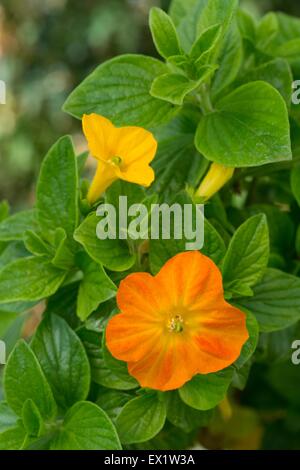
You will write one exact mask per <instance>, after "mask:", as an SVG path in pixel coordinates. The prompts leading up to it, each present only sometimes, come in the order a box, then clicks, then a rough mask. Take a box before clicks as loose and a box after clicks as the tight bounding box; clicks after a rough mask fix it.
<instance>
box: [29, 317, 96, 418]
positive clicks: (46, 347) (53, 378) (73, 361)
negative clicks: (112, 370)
mask: <svg viewBox="0 0 300 470" xmlns="http://www.w3.org/2000/svg"><path fill="white" fill-rule="evenodd" d="M31 346H32V349H33V351H34V353H35V355H36V357H37V358H38V360H39V362H40V364H41V367H42V369H43V372H44V374H45V376H46V378H47V380H48V382H49V384H50V386H51V388H52V391H53V395H54V398H55V400H56V402H57V404H58V405H59V406H60V407H61V408H63V409H68V408H69V407H71V406H72V405H73V404H74V403H76V402H77V401H80V400H84V399H85V398H86V397H87V394H88V392H89V388H90V366H89V361H88V358H87V355H86V352H85V349H84V347H83V345H82V343H81V341H80V339H79V338H78V336H77V335H76V333H75V332H74V331H73V330H72V329H71V328H70V327H69V326H68V324H67V323H66V322H65V321H64V320H63V319H62V318H60V317H58V316H56V315H53V314H52V315H51V314H48V315H47V316H46V317H45V318H44V319H43V321H42V322H41V324H40V325H39V327H38V329H37V331H36V333H35V335H34V338H33V341H32V345H31Z"/></svg>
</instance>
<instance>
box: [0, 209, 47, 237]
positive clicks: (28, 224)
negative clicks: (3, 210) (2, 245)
mask: <svg viewBox="0 0 300 470" xmlns="http://www.w3.org/2000/svg"><path fill="white" fill-rule="evenodd" d="M37 229H38V223H37V219H36V210H35V209H29V210H27V211H22V212H17V213H16V214H14V215H12V216H10V217H7V218H5V219H4V220H3V221H2V222H1V223H0V241H12V240H22V239H23V236H24V232H26V230H37Z"/></svg>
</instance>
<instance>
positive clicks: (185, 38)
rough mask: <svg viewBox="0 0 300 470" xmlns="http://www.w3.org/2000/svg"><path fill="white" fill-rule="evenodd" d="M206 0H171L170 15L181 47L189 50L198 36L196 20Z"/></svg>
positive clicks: (197, 20)
mask: <svg viewBox="0 0 300 470" xmlns="http://www.w3.org/2000/svg"><path fill="white" fill-rule="evenodd" d="M206 4H207V0H173V1H172V3H171V7H170V15H171V18H172V19H173V21H174V24H175V26H176V28H177V32H178V35H179V38H180V42H181V44H182V47H183V48H184V49H185V51H186V52H189V51H190V49H191V47H192V45H193V43H194V42H195V40H196V39H197V37H198V22H199V18H200V16H201V13H202V11H203V9H204V8H205V6H206Z"/></svg>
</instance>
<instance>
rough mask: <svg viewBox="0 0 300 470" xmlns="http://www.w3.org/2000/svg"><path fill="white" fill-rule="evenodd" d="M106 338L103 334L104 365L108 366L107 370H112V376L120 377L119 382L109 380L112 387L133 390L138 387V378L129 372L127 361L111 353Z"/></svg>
mask: <svg viewBox="0 0 300 470" xmlns="http://www.w3.org/2000/svg"><path fill="white" fill-rule="evenodd" d="M104 338H105V336H103V341H102V354H103V361H104V366H105V367H106V369H107V371H110V374H111V377H112V376H116V378H117V379H118V382H117V383H114V384H113V382H112V380H111V381H110V382H109V383H111V384H112V385H111V388H118V389H120V390H132V389H134V388H137V387H138V386H139V384H138V382H137V381H136V379H135V378H134V377H132V376H131V375H130V374H129V372H128V368H127V363H126V362H123V361H119V360H118V359H116V358H115V357H113V356H112V355H111V353H110V352H109V350H108V349H107V347H106V345H105V341H104ZM113 385H114V386H113ZM117 385H119V387H117ZM108 386H109V385H108Z"/></svg>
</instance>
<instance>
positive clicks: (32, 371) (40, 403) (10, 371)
mask: <svg viewBox="0 0 300 470" xmlns="http://www.w3.org/2000/svg"><path fill="white" fill-rule="evenodd" d="M4 389H5V395H6V400H7V403H8V404H9V406H10V407H11V408H12V410H13V411H14V412H15V413H16V414H17V415H19V416H21V415H22V410H23V405H24V403H25V402H26V400H28V399H29V398H30V399H31V400H33V402H34V403H35V405H36V406H37V407H38V409H39V412H40V413H41V415H42V417H43V418H46V419H50V418H53V417H54V416H55V414H56V404H55V401H54V399H53V395H52V392H51V389H50V387H49V384H48V382H47V380H46V378H45V376H44V374H43V372H42V369H41V367H40V365H39V363H38V361H37V358H36V357H35V355H34V353H33V352H32V351H31V349H30V348H29V346H28V345H27V344H26V343H25V341H23V340H20V341H19V342H18V343H17V345H16V346H15V348H14V350H13V351H12V353H11V355H10V356H9V359H8V362H7V365H6V368H5V371H4Z"/></svg>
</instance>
